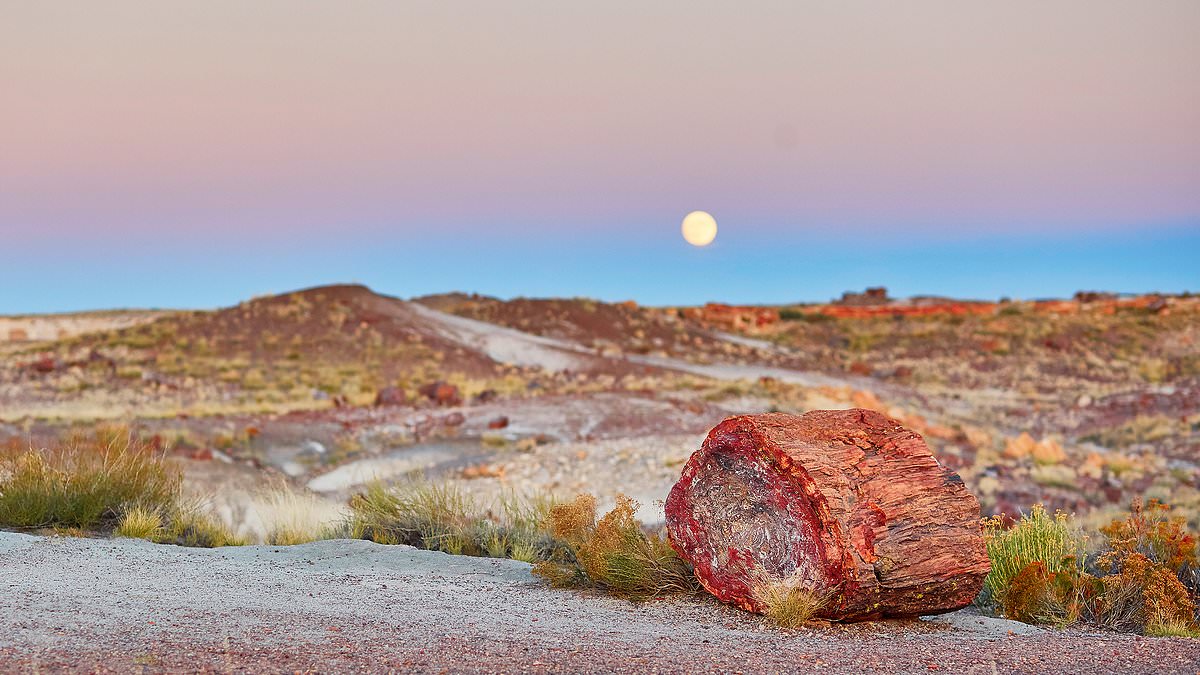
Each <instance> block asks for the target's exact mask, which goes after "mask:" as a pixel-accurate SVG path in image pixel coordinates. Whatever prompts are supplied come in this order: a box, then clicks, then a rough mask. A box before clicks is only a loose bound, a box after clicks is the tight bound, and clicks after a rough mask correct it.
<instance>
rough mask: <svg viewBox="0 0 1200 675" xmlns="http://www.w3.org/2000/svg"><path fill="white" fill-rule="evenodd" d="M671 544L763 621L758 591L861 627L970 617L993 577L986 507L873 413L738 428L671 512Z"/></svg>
mask: <svg viewBox="0 0 1200 675" xmlns="http://www.w3.org/2000/svg"><path fill="white" fill-rule="evenodd" d="M666 519H667V531H668V533H669V535H670V539H671V544H672V546H674V547H675V549H676V550H677V551H678V552H679V554H680V555H681V556H683V557H684V558H685V559H687V560H688V561H690V562H691V563H692V564H693V565H694V566H695V568H696V576H697V577H698V578H699V579H700V581H701V583H703V584H704V586H705V588H707V589H708V590H709V591H710V592H712V593H713V595H715V596H716V597H717V598H719V599H721V600H722V601H724V602H728V603H732V604H735V605H737V606H739V607H741V608H743V609H746V610H749V611H755V612H761V611H763V610H764V609H765V608H764V607H763V606H762V603H761V602H760V601H759V600H758V599H757V598H756V594H755V588H756V586H759V585H762V584H764V583H777V582H782V583H786V584H788V585H791V586H800V587H804V588H809V589H814V590H818V591H820V592H823V593H828V594H829V598H830V599H829V601H828V604H827V605H826V606H825V608H824V609H822V610H821V612H820V615H821V616H824V617H826V618H831V619H841V620H856V619H867V618H876V617H888V616H895V617H898V616H915V615H923V614H937V613H941V612H947V611H951V610H954V609H958V608H960V607H965V606H966V605H968V604H970V602H971V601H972V600H973V599H974V598H975V596H976V595H977V594H978V593H979V590H980V587H981V586H982V584H983V578H984V577H985V576H986V575H987V572H988V569H989V563H988V558H987V552H986V550H985V548H984V543H983V537H982V533H981V529H980V524H979V502H978V501H977V500H976V499H975V497H973V496H972V495H971V494H970V493H969V492H968V491H967V489H966V486H965V485H963V482H962V480H961V479H960V478H959V477H958V475H957V474H955V473H953V472H952V471H949V470H947V469H945V468H943V467H942V466H941V465H940V464H938V462H937V460H936V459H935V458H934V457H933V454H932V453H931V452H930V451H929V448H928V446H926V445H925V441H924V440H923V439H922V438H921V436H920V435H919V434H917V433H915V432H913V431H910V430H908V429H905V428H904V427H903V426H901V425H900V423H899V422H897V421H896V420H894V419H891V418H889V417H887V416H886V415H882V414H880V413H877V412H874V411H872V410H863V409H854V410H817V411H813V412H809V413H807V414H805V415H800V416H796V415H788V414H784V413H767V414H762V415H746V416H740V417H731V418H729V419H726V420H725V421H724V422H722V423H721V424H719V425H717V426H716V427H715V428H714V429H713V430H712V431H711V432H709V434H708V438H706V439H705V441H704V444H703V445H702V446H701V448H700V449H699V450H697V451H696V452H695V453H694V454H693V455H692V457H691V458H690V459H689V460H688V462H687V464H686V465H685V466H684V469H683V475H682V477H681V478H680V479H679V482H678V483H676V484H675V486H674V487H673V488H672V489H671V493H670V495H669V496H668V498H667V503H666Z"/></svg>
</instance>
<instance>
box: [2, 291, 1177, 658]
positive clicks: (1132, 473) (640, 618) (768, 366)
mask: <svg viewBox="0 0 1200 675" xmlns="http://www.w3.org/2000/svg"><path fill="white" fill-rule="evenodd" d="M0 329H3V330H0V442H5V443H7V444H8V446H9V447H10V448H11V447H22V448H24V447H33V448H42V447H52V446H54V445H55V444H58V443H62V442H64V441H63V439H65V438H69V437H70V436H71V434H73V433H80V432H84V433H86V432H87V431H89V430H91V429H94V428H96V427H97V426H98V425H122V427H123V428H127V429H129V430H132V432H133V433H134V434H136V435H138V436H139V437H141V438H143V439H145V440H146V442H147V443H150V444H151V445H152V446H153V447H154V448H156V449H158V450H159V451H161V452H164V453H166V454H167V455H169V456H170V457H171V458H172V461H174V462H176V463H178V464H179V465H180V466H182V467H183V473H184V489H185V490H186V491H187V492H188V493H189V494H192V495H195V496H196V497H197V498H198V499H201V500H202V501H203V502H204V504H205V505H206V508H208V509H210V510H211V511H212V512H213V513H214V514H215V515H216V516H217V517H219V518H220V519H222V520H223V521H224V522H225V523H226V524H227V525H228V526H229V527H230V528H232V529H233V530H234V531H236V532H237V533H238V534H240V535H241V536H242V537H244V538H245V539H247V540H248V541H250V542H261V541H262V540H263V539H264V538H265V537H267V534H268V529H269V524H268V521H269V520H270V517H271V515H270V513H269V511H270V508H269V507H268V506H267V505H265V504H264V498H263V492H264V490H267V489H269V488H272V487H278V486H287V487H288V489H290V490H292V491H295V492H297V493H301V494H304V495H306V496H309V497H312V498H314V499H315V500H316V501H317V503H318V504H320V509H322V510H323V512H324V513H327V514H329V516H328V517H330V518H335V517H337V515H338V514H339V513H342V512H343V511H344V509H345V508H346V505H347V504H348V503H349V502H350V501H351V500H352V499H353V498H354V497H355V495H356V494H358V493H360V492H362V491H363V490H364V489H366V487H367V486H368V485H370V484H372V483H374V482H377V481H381V482H382V483H383V484H384V485H389V484H393V483H399V482H402V481H405V480H411V479H412V477H413V476H421V477H424V478H426V479H429V480H432V481H437V482H439V483H448V484H452V485H455V486H457V487H459V488H460V489H461V490H462V491H464V492H465V493H467V494H469V495H472V496H474V497H475V498H477V499H478V500H480V501H481V502H482V503H487V502H489V501H490V500H497V499H500V498H502V497H503V496H504V495H506V494H522V495H547V494H549V495H556V496H558V497H561V498H570V497H572V496H574V495H575V494H578V493H591V494H594V495H596V496H597V497H598V498H599V499H600V502H601V504H602V505H606V504H611V503H612V500H613V499H614V497H615V496H616V495H617V494H618V493H623V494H628V495H630V496H632V497H634V498H635V499H637V500H638V501H639V502H640V504H641V508H640V511H639V512H638V515H639V517H640V518H641V520H642V521H643V522H645V523H647V524H648V525H649V526H654V524H655V523H659V522H661V520H662V517H663V515H662V505H661V501H662V500H663V499H664V498H665V497H666V494H667V492H668V490H669V489H670V487H671V486H672V484H673V483H674V482H675V481H676V480H677V479H678V477H679V472H680V468H681V467H682V465H683V463H684V462H685V461H686V460H687V458H688V456H689V455H690V453H691V452H692V451H693V450H695V449H696V448H697V447H698V446H699V444H700V442H701V440H702V439H703V437H704V434H705V433H706V432H707V431H708V430H709V429H710V428H712V427H713V426H714V425H715V424H717V423H718V422H720V421H721V420H722V419H723V418H725V417H727V416H729V415H733V414H740V413H753V412H763V411H768V410H778V411H786V412H803V411H806V410H813V409H822V408H849V407H862V408H872V409H876V410H879V411H881V412H884V413H886V414H888V415H890V416H892V417H894V418H896V419H897V420H899V421H901V422H902V423H903V424H904V425H905V426H908V427H909V428H911V429H914V430H916V431H917V432H919V433H920V434H922V435H923V436H924V438H925V440H926V441H927V442H928V443H929V445H930V447H931V448H932V450H933V451H934V453H935V455H936V456H937V458H938V460H939V461H940V462H941V463H942V464H943V465H944V466H946V467H948V468H950V469H953V470H954V471H956V472H958V473H959V475H960V476H961V477H962V479H963V480H964V481H965V483H966V485H967V487H968V488H969V489H970V491H971V492H972V493H973V494H975V495H976V496H978V498H979V500H980V502H981V505H982V511H983V513H982V514H983V515H993V514H999V513H1007V514H1010V515H1012V514H1018V513H1020V512H1022V511H1023V510H1027V509H1028V508H1029V507H1030V506H1031V505H1033V504H1037V503H1042V504H1045V505H1047V507H1048V508H1050V509H1051V510H1053V509H1062V510H1065V511H1068V512H1072V513H1075V514H1077V516H1078V517H1079V519H1080V520H1081V521H1083V522H1087V523H1101V522H1106V521H1107V520H1108V519H1110V518H1111V517H1113V515H1114V514H1116V513H1118V512H1120V511H1122V510H1123V509H1126V508H1127V507H1128V504H1129V501H1130V500H1131V499H1132V498H1134V497H1153V498H1159V499H1162V500H1164V501H1167V502H1169V503H1171V504H1172V505H1174V506H1175V508H1176V513H1181V514H1183V515H1185V516H1186V519H1187V521H1188V523H1189V524H1190V526H1191V527H1193V528H1195V527H1197V526H1200V299H1197V298H1194V297H1190V296H1138V297H1118V296H1113V295H1109V294H1104V293H1080V294H1078V295H1077V296H1076V297H1075V298H1072V299H1068V300H1045V301H1027V300H1003V301H999V302H977V301H960V300H951V299H945V298H910V299H903V300H895V299H891V298H888V297H887V295H886V292H885V291H882V290H881V289H877V290H871V291H868V292H867V293H861V294H859V293H848V294H847V295H846V296H845V297H843V298H841V299H839V300H836V301H833V302H830V303H825V304H810V305H791V306H782V307H733V306H726V305H708V306H703V307H682V308H675V307H671V308H664V307H642V306H639V305H637V304H635V303H632V302H627V303H604V302H599V301H593V300H588V299H543V300H535V299H516V300H508V301H505V300H499V299H495V298H489V297H482V296H469V295H462V294H447V295H440V296H429V297H422V298H415V299H412V300H402V299H399V298H395V297H390V296H386V295H381V294H377V293H375V292H373V291H371V290H369V289H367V288H365V287H362V286H326V287H319V288H313V289H308V290H304V291H297V292H293V293H286V294H282V295H276V296H267V297H262V298H255V299H252V300H248V301H246V302H244V303H242V304H240V305H237V306H235V307H229V308H223V309H218V310H212V311H145V312H138V311H133V310H130V311H122V312H119V313H111V314H110V313H101V314H91V315H53V316H39V317H11V318H0ZM79 534H81V533H78V532H32V533H23V534H21V533H0V584H4V585H5V586H6V587H7V590H8V592H7V593H6V594H4V597H3V599H2V600H0V602H2V603H4V605H5V611H4V612H3V616H4V618H3V619H2V621H3V622H4V628H3V630H0V665H2V666H5V667H8V668H9V669H12V670H17V669H20V670H26V669H34V668H39V669H41V668H50V669H57V668H60V667H61V668H65V669H75V670H79V671H82V672H90V671H93V670H107V669H111V670H117V671H128V670H136V669H143V670H147V671H173V670H192V669H194V668H202V669H207V670H216V671H224V670H247V671H256V670H277V671H293V670H309V669H312V670H319V671H326V670H352V669H360V668H361V669H365V670H372V671H379V670H385V671H386V670H389V669H394V670H403V671H408V670H424V671H430V672H437V671H442V670H443V669H449V670H451V671H458V670H468V671H479V672H511V671H515V670H529V671H531V672H540V671H608V670H612V669H615V668H618V667H622V665H623V666H624V667H629V666H630V664H636V667H637V668H638V669H639V670H662V671H671V672H676V671H710V670H713V671H723V672H728V671H738V670H741V671H746V672H760V671H778V670H789V669H796V668H800V667H804V668H805V669H808V668H814V669H820V668H827V669H830V670H832V671H834V672H930V671H937V670H947V669H953V670H955V671H960V672H981V673H991V672H1047V671H1063V672H1196V671H1197V670H1198V669H1200V647H1196V645H1197V644H1200V643H1197V642H1195V641H1189V640H1185V639H1180V638H1146V637H1141V636H1131V635H1121V634H1117V633H1113V632H1108V631H1098V630H1091V629H1083V628H1071V629H1065V630H1043V629H1037V628H1032V627H1029V626H1027V625H1025V624H1017V623H1015V622H1006V621H1004V620H1002V619H995V618H991V617H983V616H979V615H978V614H977V613H973V611H972V610H964V611H963V612H959V613H956V614H952V615H948V616H946V617H940V618H932V619H928V620H923V621H920V622H914V621H907V622H871V623H868V624H855V625H847V626H839V625H836V624H835V625H834V626H830V627H815V628H810V629H805V630H801V631H798V632H797V631H784V630H781V629H776V628H773V627H770V626H769V625H768V624H766V623H764V622H763V621H762V620H761V619H760V618H759V617H756V616H753V615H747V614H745V613H742V612H740V611H738V610H734V609H730V608H726V607H723V606H721V605H719V604H718V603H716V602H715V601H713V602H704V601H699V600H691V599H682V600H678V599H677V600H656V601H651V602H648V603H636V604H635V603H630V602H628V601H625V600H617V599H612V598H605V597H599V596H589V595H587V594H580V593H579V592H577V591H564V590H560V589H552V588H549V587H546V586H544V585H542V584H540V583H538V582H536V581H534V580H533V578H532V577H530V575H529V566H528V565H527V564H525V563H519V562H516V561H497V560H489V559H483V558H466V557H463V556H446V555H445V554H442V553H435V552H427V551H417V550H415V549H409V548H407V547H396V546H388V547H384V546H380V545H378V544H374V543H370V542H362V541H351V540H345V539H339V540H332V541H325V542H317V543H312V544H303V545H299V546H289V547H269V546H250V547H244V548H220V549H214V550H197V549H182V548H178V547H171V546H160V545H153V544H148V543H145V542H132V541H126V540H121V541H117V540H107V539H89V538H82V539H81V538H76V537H77V535H79ZM63 535H67V536H63Z"/></svg>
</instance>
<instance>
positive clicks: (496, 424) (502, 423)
mask: <svg viewBox="0 0 1200 675" xmlns="http://www.w3.org/2000/svg"><path fill="white" fill-rule="evenodd" d="M487 426H488V428H489V429H504V428H505V427H507V426H508V418H507V417H505V416H503V415H501V416H500V417H497V418H495V419H493V420H490V421H489V422H488V425H487Z"/></svg>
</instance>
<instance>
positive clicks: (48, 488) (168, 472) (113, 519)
mask: <svg viewBox="0 0 1200 675" xmlns="http://www.w3.org/2000/svg"><path fill="white" fill-rule="evenodd" d="M181 482H182V475H181V474H180V472H179V470H178V469H177V468H175V467H173V466H171V465H169V464H168V463H167V461H166V458H165V457H164V456H163V454H162V453H161V452H157V451H155V450H154V449H153V448H151V447H150V446H149V445H148V444H146V443H143V442H141V441H140V440H139V439H138V438H137V437H136V436H134V435H133V434H131V433H130V432H129V431H128V430H127V429H121V428H111V427H101V428H100V429H98V430H97V431H96V432H95V433H94V434H93V435H91V436H76V437H75V438H73V439H71V440H70V441H68V442H66V443H64V444H63V445H62V446H61V447H58V448H53V449H44V450H35V449H30V448H27V449H23V450H20V449H17V448H14V447H12V446H9V447H7V448H5V449H4V451H2V452H0V527H13V528H21V529H35V528H59V529H63V528H79V529H83V530H101V529H107V528H110V527H112V526H114V525H116V524H117V521H118V520H119V519H120V518H121V517H122V516H123V515H124V514H125V513H126V512H127V511H129V510H130V509H132V508H134V507H142V508H146V509H163V508H165V507H167V506H169V505H171V504H172V503H173V502H174V501H175V500H176V498H177V495H178V493H179V488H180V484H181Z"/></svg>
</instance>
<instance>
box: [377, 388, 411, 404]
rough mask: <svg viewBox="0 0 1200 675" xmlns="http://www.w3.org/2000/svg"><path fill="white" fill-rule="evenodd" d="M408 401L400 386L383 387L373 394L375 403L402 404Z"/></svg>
mask: <svg viewBox="0 0 1200 675" xmlns="http://www.w3.org/2000/svg"><path fill="white" fill-rule="evenodd" d="M407 402H408V397H407V396H405V395H404V390H403V389H401V388H400V387H384V388H383V389H380V390H379V391H378V392H377V393H376V394H375V405H377V406H387V405H404V404H405V403H407Z"/></svg>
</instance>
